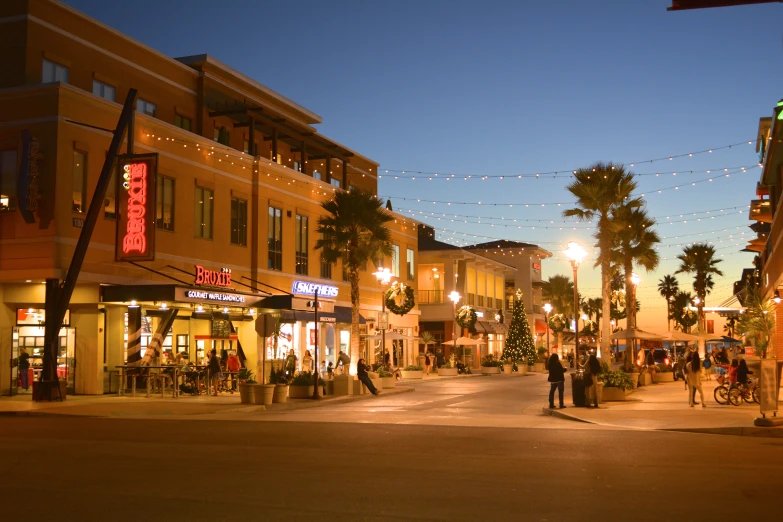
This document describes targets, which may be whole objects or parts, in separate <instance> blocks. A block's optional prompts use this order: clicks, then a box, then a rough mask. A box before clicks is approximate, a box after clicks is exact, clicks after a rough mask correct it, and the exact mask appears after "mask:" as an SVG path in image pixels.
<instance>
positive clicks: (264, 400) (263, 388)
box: [253, 384, 275, 406]
mask: <svg viewBox="0 0 783 522" xmlns="http://www.w3.org/2000/svg"><path fill="white" fill-rule="evenodd" d="M274 394H275V385H274V384H254V385H253V402H255V403H256V404H258V405H262V404H263V405H264V406H269V405H270V404H272V398H273V396H274Z"/></svg>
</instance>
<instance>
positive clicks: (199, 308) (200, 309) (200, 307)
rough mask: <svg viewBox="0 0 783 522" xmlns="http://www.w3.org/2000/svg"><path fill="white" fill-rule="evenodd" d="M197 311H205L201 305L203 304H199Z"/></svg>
mask: <svg viewBox="0 0 783 522" xmlns="http://www.w3.org/2000/svg"><path fill="white" fill-rule="evenodd" d="M196 311H197V312H203V311H204V307H203V306H201V305H198V306H197V307H196Z"/></svg>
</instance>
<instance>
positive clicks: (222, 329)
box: [212, 317, 231, 339]
mask: <svg viewBox="0 0 783 522" xmlns="http://www.w3.org/2000/svg"><path fill="white" fill-rule="evenodd" d="M230 337H231V321H229V320H228V319H219V318H216V317H215V318H213V319H212V338H213V339H228V338H230Z"/></svg>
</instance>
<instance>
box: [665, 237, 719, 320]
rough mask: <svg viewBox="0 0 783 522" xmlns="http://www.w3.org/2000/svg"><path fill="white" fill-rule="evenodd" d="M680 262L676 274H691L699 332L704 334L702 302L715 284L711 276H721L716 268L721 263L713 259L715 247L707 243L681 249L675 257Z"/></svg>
mask: <svg viewBox="0 0 783 522" xmlns="http://www.w3.org/2000/svg"><path fill="white" fill-rule="evenodd" d="M677 259H679V260H680V268H679V269H677V272H675V273H676V274H681V273H688V274H693V275H694V277H693V291H694V292H696V297H698V298H699V302H698V303H697V304H696V307H697V308H698V314H699V331H701V332H704V331H705V328H704V326H705V325H704V301H705V299H706V298H707V294H708V293H710V292H711V291H712V287H713V286H714V284H715V283H713V281H712V275H713V274H714V275H719V276H722V275H723V272H721V271H720V269H718V267H717V266H716V265H717V264H718V263H720V262H721V261H723V260H722V259H716V258H715V247H713V246H712V245H710V244H707V243H695V244H693V245H690V246H686V247H685V248H683V249H682V254H680V255H679V256H677Z"/></svg>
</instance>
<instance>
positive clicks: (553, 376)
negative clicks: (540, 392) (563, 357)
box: [547, 353, 565, 410]
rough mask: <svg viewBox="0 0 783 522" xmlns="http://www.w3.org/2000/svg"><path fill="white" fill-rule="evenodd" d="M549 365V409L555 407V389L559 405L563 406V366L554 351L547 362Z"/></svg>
mask: <svg viewBox="0 0 783 522" xmlns="http://www.w3.org/2000/svg"><path fill="white" fill-rule="evenodd" d="M547 364H548V366H549V377H548V378H547V381H549V409H550V410H554V409H555V390H557V392H558V397H559V398H560V407H561V408H565V404H563V388H564V387H565V368H563V365H562V364H560V358H559V357H558V356H557V354H556V353H553V354H552V357H550V358H549V362H548V363H547Z"/></svg>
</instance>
